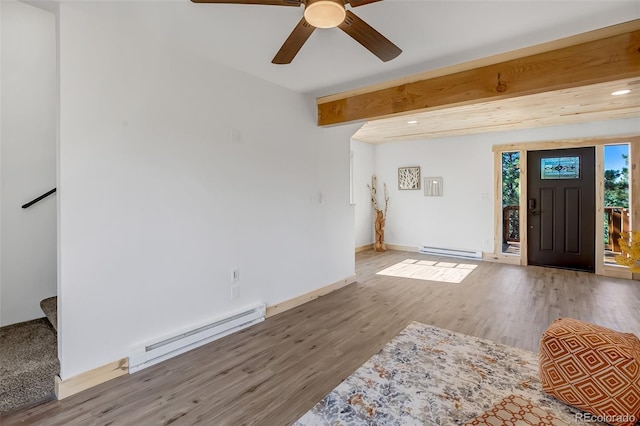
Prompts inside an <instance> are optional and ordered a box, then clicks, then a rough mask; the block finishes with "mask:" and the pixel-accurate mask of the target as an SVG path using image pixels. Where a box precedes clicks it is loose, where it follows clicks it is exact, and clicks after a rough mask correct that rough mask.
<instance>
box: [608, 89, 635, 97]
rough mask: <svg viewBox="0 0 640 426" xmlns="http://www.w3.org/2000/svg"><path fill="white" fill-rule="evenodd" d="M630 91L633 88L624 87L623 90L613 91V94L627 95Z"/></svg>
mask: <svg viewBox="0 0 640 426" xmlns="http://www.w3.org/2000/svg"><path fill="white" fill-rule="evenodd" d="M629 92H631V89H623V90H616V91H615V92H613V93H611V94H612V95H613V96H620V95H626V94H627V93H629Z"/></svg>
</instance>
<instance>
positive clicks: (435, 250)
mask: <svg viewBox="0 0 640 426" xmlns="http://www.w3.org/2000/svg"><path fill="white" fill-rule="evenodd" d="M418 252H419V253H422V254H433V255H436V256H450V257H463V258H465V259H482V252H481V251H479V250H465V249H450V248H443V247H429V246H420V247H418Z"/></svg>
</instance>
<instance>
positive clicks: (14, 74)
mask: <svg viewBox="0 0 640 426" xmlns="http://www.w3.org/2000/svg"><path fill="white" fill-rule="evenodd" d="M0 9H1V15H2V18H1V19H2V24H1V25H0V28H1V35H2V42H1V43H2V47H1V49H0V51H1V52H2V57H1V62H2V68H1V72H0V75H1V79H0V90H1V93H2V95H1V96H0V98H1V103H2V105H1V110H2V113H1V118H0V120H1V121H0V122H1V126H0V127H1V136H0V158H1V163H0V181H1V189H0V194H1V209H0V217H1V222H0V228H1V230H2V234H1V238H0V242H1V251H0V252H1V256H0V271H1V273H0V325H7V324H12V323H16V322H20V321H26V320H30V319H33V318H39V317H42V316H44V314H43V312H42V310H41V309H40V305H39V304H40V301H41V300H42V299H44V298H46V297H50V296H53V295H55V294H56V197H55V195H54V196H50V197H49V198H47V199H45V200H43V201H41V202H39V203H38V204H35V205H34V206H32V207H30V208H28V209H21V208H20V206H21V205H22V204H24V203H26V202H27V201H30V200H31V199H33V198H35V197H37V196H39V195H41V194H42V193H44V192H46V191H48V190H50V189H52V188H54V187H55V186H56V134H57V126H56V103H57V76H56V32H55V31H56V30H55V16H54V15H53V14H52V13H51V12H46V11H44V10H41V9H38V8H35V7H33V6H29V5H26V4H24V3H19V2H15V1H2V2H0Z"/></svg>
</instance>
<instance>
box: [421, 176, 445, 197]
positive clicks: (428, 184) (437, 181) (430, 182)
mask: <svg viewBox="0 0 640 426" xmlns="http://www.w3.org/2000/svg"><path fill="white" fill-rule="evenodd" d="M442 184H443V182H442V178H441V177H426V178H424V196H425V197H442V193H443V191H442Z"/></svg>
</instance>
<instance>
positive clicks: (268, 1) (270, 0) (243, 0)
mask: <svg viewBox="0 0 640 426" xmlns="http://www.w3.org/2000/svg"><path fill="white" fill-rule="evenodd" d="M191 1H192V2H193V3H227V4H263V5H267V6H300V5H301V4H302V0H191Z"/></svg>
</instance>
